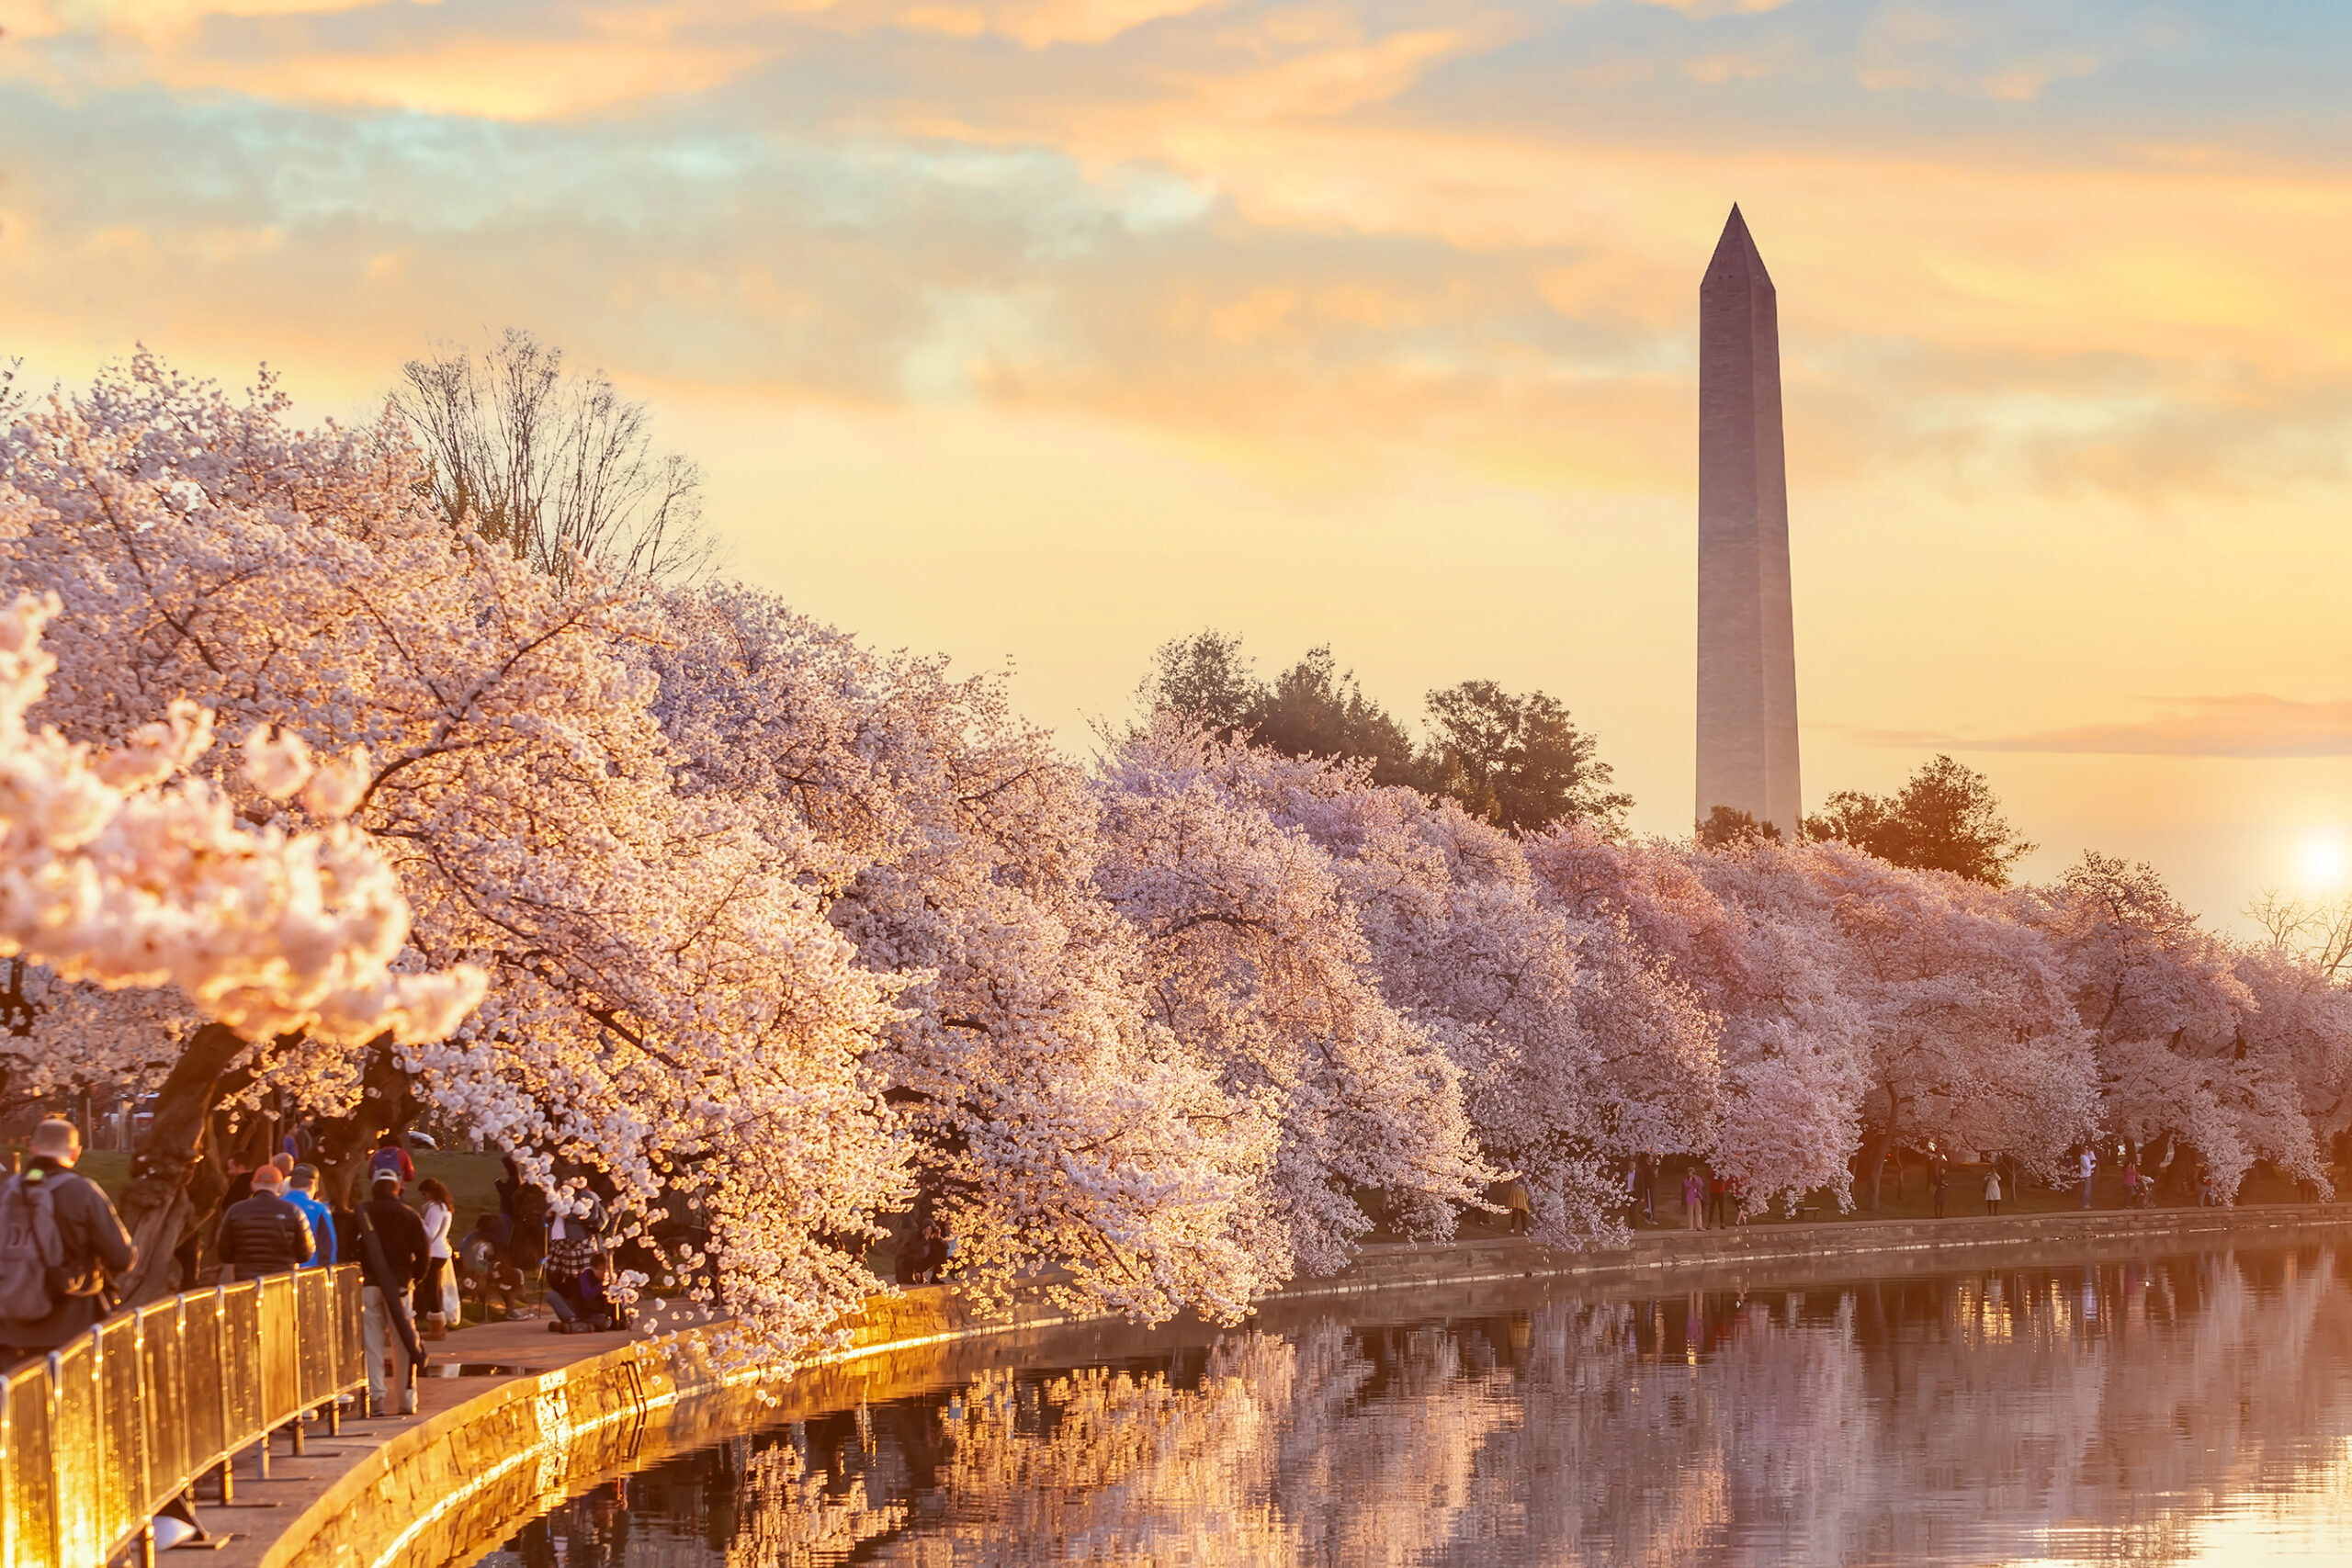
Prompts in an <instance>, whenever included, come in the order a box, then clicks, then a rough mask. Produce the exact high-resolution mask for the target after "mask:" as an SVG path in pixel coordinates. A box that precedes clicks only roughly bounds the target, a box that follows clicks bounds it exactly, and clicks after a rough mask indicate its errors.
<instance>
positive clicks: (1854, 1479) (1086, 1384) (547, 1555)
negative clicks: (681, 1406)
mask: <svg viewBox="0 0 2352 1568" xmlns="http://www.w3.org/2000/svg"><path fill="white" fill-rule="evenodd" d="M1425 1299H1426V1298H1419V1299H1417V1300H1425ZM1289 1310H1290V1312H1291V1315H1290V1316H1289V1317H1287V1318H1285V1319H1283V1320H1281V1321H1274V1320H1272V1317H1271V1316H1270V1319H1269V1321H1268V1323H1267V1324H1266V1325H1263V1326H1259V1327H1250V1328H1243V1329H1238V1330H1228V1331H1226V1332H1223V1333H1221V1334H1220V1333H1216V1332H1214V1331H1210V1330H1196V1331H1194V1333H1193V1338H1192V1341H1191V1342H1189V1343H1184V1342H1172V1343H1170V1344H1168V1345H1166V1346H1164V1347H1159V1348H1154V1349H1153V1350H1152V1351H1151V1353H1149V1354H1148V1355H1141V1356H1137V1357H1135V1358H1131V1359H1118V1360H1112V1361H1109V1362H1107V1363H1104V1364H1097V1365H1085V1366H1069V1365H1046V1364H1042V1363H1041V1364H1039V1365H1038V1366H1036V1367H1035V1368H1034V1369H1023V1370H1014V1371H987V1372H983V1373H980V1374H978V1375H975V1376H971V1377H968V1378H963V1379H958V1380H955V1381H953V1382H950V1383H949V1384H948V1385H947V1386H944V1387H942V1388H939V1389H936V1390H934V1391H932V1392H928V1393H922V1394H921V1395H919V1396H915V1397H910V1398H904V1399H899V1400H896V1401H893V1402H890V1403H888V1404H869V1405H865V1406H864V1407H861V1408H855V1409H850V1410H843V1411H840V1412H838V1413H835V1414H831V1415H826V1416H819V1417H816V1418H811V1419H806V1420H799V1421H795V1422H791V1423H788V1424H781V1425H777V1426H775V1427H770V1428H766V1429H763V1430H758V1431H753V1432H749V1433H746V1434H744V1435H742V1436H740V1437H737V1438H733V1439H732V1440H730V1441H728V1442H724V1443H721V1444H719V1445H718V1446H716V1447H713V1448H709V1449H706V1450H701V1451H698V1452H695V1453H690V1454H685V1455H681V1456H677V1457H673V1458H670V1459H667V1460H663V1461H659V1462H655V1463H652V1464H650V1465H649V1466H648V1467H646V1468H644V1469H642V1470H639V1471H638V1472H635V1473H632V1474H628V1475H625V1476H619V1477H614V1478H607V1479H605V1480H604V1481H603V1482H601V1483H598V1484H596V1485H595V1486H594V1488H593V1489H592V1490H590V1491H589V1492H587V1493H586V1494H584V1495H581V1496H578V1497H576V1498H574V1499H572V1500H571V1501H570V1502H567V1503H565V1504H564V1505H563V1506H560V1507H559V1508H557V1509H556V1510H555V1511H553V1512H551V1513H549V1514H548V1515H546V1516H544V1517H540V1518H538V1519H536V1520H534V1521H532V1522H531V1523H529V1524H528V1525H526V1526H525V1527H524V1528H523V1529H521V1530H520V1531H519V1532H518V1533H517V1534H516V1535H515V1537H514V1538H513V1539H512V1540H509V1541H508V1542H507V1543H506V1544H505V1545H504V1546H503V1548H501V1549H500V1550H499V1551H495V1552H492V1553H491V1554H490V1555H489V1556H488V1557H487V1558H485V1559H483V1561H484V1562H488V1563H492V1564H498V1565H501V1568H512V1565H528V1568H559V1565H560V1568H603V1565H613V1568H622V1565H628V1568H652V1565H654V1564H661V1565H662V1568H683V1565H686V1564H703V1563H709V1564H721V1563H724V1564H730V1565H736V1564H740V1565H741V1568H765V1565H767V1564H777V1563H783V1564H792V1563H836V1562H839V1563H849V1562H876V1563H920V1564H925V1565H931V1564H950V1563H1028V1562H1095V1563H1112V1562H1120V1563H1125V1562H1134V1563H1163V1562H1164V1563H1272V1564H1289V1563H1299V1564H1352V1563H1594V1564H1619V1563H1624V1564H1634V1563H1640V1564H1657V1565H1660V1568H1664V1565H1668V1564H1683V1563H1692V1564H1748V1563H1759V1564H1760V1563H1799V1564H1812V1563H1822V1564H1833V1563H1836V1564H1843V1563H1889V1564H1896V1563H1899V1564H1923V1563H1924V1564H1934V1563H1954V1564H1957V1563H1971V1564H1973V1563H2133V1564H2154V1563H2176V1562H2177V1563H2247V1564H2253V1563H2262V1564H2278V1563H2292V1562H2331V1563H2342V1562H2352V1247H2338V1246H2337V1245H2335V1244H2329V1245H2325V1246H2319V1245H2314V1246H2308V1247H2302V1248H2301V1249H2296V1250H2280V1251H2264V1252H2247V1251H2236V1252H2232V1251H2213V1252H2206V1253H2199V1254H2189V1255H2184V1256H2177V1257H2147V1258H2125V1259H2120V1260H2114V1259H2110V1260H2107V1261H2101V1262H2098V1263H2094V1264H2089V1265H2077V1266H2072V1267H2040V1268H2023V1267H2020V1268H1987V1269H1967V1270H1960V1271H1953V1272H1947V1273H1939V1274H1933V1275H1919V1276H1915V1277H1909V1278H1903V1279H1883V1280H1859V1281H1853V1282H1843V1283H1815V1284H1808V1285H1804V1286H1802V1287H1789V1288H1772V1289H1747V1290H1745V1291H1742V1290H1733V1289H1723V1290H1697V1291H1676V1292H1668V1293H1657V1294H1642V1293H1638V1292H1623V1291H1621V1292H1588V1293H1583V1294H1579V1293H1577V1292H1574V1291H1572V1290H1568V1289H1561V1290H1558V1291H1555V1292H1552V1293H1550V1294H1549V1295H1543V1294H1538V1293H1534V1292H1530V1299H1529V1300H1528V1303H1527V1304H1526V1305H1525V1306H1524V1308H1523V1309H1517V1308H1514V1309H1513V1310H1503V1311H1492V1312H1488V1313H1486V1314H1483V1315H1462V1316H1438V1315H1421V1316H1408V1315H1404V1314H1401V1313H1395V1312H1391V1311H1389V1310H1387V1309H1384V1307H1383V1305H1382V1304H1381V1303H1380V1302H1379V1300H1378V1298H1376V1297H1371V1298H1358V1299H1355V1300H1353V1301H1351V1303H1350V1304H1348V1305H1346V1306H1344V1307H1340V1308H1338V1309H1336V1310H1332V1311H1329V1312H1323V1313H1318V1312H1317V1311H1315V1310H1314V1309H1313V1308H1312V1307H1311V1305H1301V1306H1295V1307H1293V1308H1291V1309H1289Z"/></svg>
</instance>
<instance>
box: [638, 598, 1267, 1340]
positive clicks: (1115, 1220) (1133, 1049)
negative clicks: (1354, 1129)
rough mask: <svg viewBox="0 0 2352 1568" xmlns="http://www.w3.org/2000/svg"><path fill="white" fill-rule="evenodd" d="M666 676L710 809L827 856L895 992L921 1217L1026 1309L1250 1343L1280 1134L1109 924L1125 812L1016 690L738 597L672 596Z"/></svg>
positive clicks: (835, 903)
mask: <svg viewBox="0 0 2352 1568" xmlns="http://www.w3.org/2000/svg"><path fill="white" fill-rule="evenodd" d="M665 616H666V622H665V626H666V629H665V633H664V636H663V637H662V638H661V639H660V641H659V643H658V645H656V646H654V647H653V648H652V649H650V653H649V658H650V668H651V669H652V670H653V671H655V672H656V673H657V674H658V676H659V678H660V680H661V683H662V695H661V698H660V704H659V708H660V712H661V715H662V721H663V723H664V725H665V726H666V728H668V730H669V733H670V734H671V736H672V737H673V740H674V743H675V744H676V745H677V747H678V749H679V750H680V751H681V753H682V754H683V756H684V773H685V776H686V778H687V779H688V780H690V781H691V784H692V787H694V788H695V790H697V791H699V792H703V793H705V794H707V795H712V796H718V797H723V798H727V799H729V800H733V801H736V802H739V803H741V805H742V807H743V808H744V809H746V810H747V811H749V812H750V813H751V814H752V818H753V819H754V820H755V821H757V822H759V823H761V824H762V825H763V828H764V829H765V830H767V831H769V832H771V833H772V834H775V835H779V836H780V835H783V834H786V833H797V832H800V831H803V829H802V828H801V827H800V826H799V825H800V824H805V825H806V828H805V831H806V833H807V834H808V835H809V837H810V838H811V839H812V840H813V841H814V845H815V849H814V851H813V852H812V855H811V858H810V862H809V864H810V872H809V874H810V875H812V876H813V877H815V878H816V879H817V886H818V887H819V890H820V893H821V894H822V896H823V897H826V898H827V899H828V900H829V908H830V913H831V920H832V922H833V924H834V925H835V927H836V928H837V929H838V930H840V931H842V933H844V934H845V935H846V936H848V937H849V938H850V939H851V940H852V941H853V942H855V943H856V945H857V949H858V951H859V953H860V954H861V956H862V958H863V960H864V962H865V964H867V965H868V966H870V967H871V968H873V969H875V970H876V971H878V972H881V973H884V974H888V975H890V976H896V977H898V978H899V980H900V981H901V982H902V983H903V987H904V988H903V989H901V990H899V992H898V994H897V998H896V999H897V1003H898V1012H897V1014H896V1016H895V1017H894V1019H893V1020H892V1021H891V1022H890V1023H889V1024H888V1027H887V1028H886V1030H885V1045H884V1048H883V1049H882V1050H881V1051H880V1052H878V1053H876V1055H874V1056H873V1057H872V1059H871V1065H872V1066H873V1067H874V1069H875V1070H876V1072H877V1073H879V1074H881V1075H882V1076H883V1077H885V1078H886V1079H887V1081H888V1091H887V1092H888V1099H889V1100H891V1101H892V1103H893V1104H894V1105H895V1106H896V1107H897V1109H898V1111H899V1115H900V1116H901V1117H902V1118H903V1119H904V1122H905V1124H906V1125H907V1126H908V1128H909V1129H910V1132H911V1133H912V1134H913V1136H914V1140H915V1153H914V1160H915V1170H916V1175H917V1179H918V1180H919V1182H920V1183H921V1184H922V1195H921V1199H920V1203H919V1209H920V1213H919V1214H918V1219H919V1220H922V1221H927V1220H928V1219H929V1218H931V1217H933V1216H936V1217H937V1218H939V1219H940V1220H941V1221H942V1222H943V1223H944V1224H946V1225H947V1226H948V1227H949V1229H950V1230H951V1232H952V1233H953V1234H954V1235H956V1238H957V1242H958V1247H957V1253H956V1259H955V1261H954V1265H953V1275H954V1277H955V1278H956V1280H957V1281H958V1282H959V1283H960V1284H962V1285H963V1286H965V1287H966V1288H967V1290H970V1291H973V1292H976V1293H978V1294H980V1295H981V1296H983V1297H985V1298H987V1299H989V1300H992V1301H996V1302H1000V1303H1001V1302H1002V1301H1003V1300H1004V1299H1005V1298H1006V1296H1007V1295H1008V1294H1009V1292H1011V1290H1012V1287H1013V1286H1014V1284H1015V1283H1016V1281H1018V1280H1021V1279H1023V1278H1024V1277H1030V1276H1035V1275H1036V1274H1037V1273H1038V1272H1039V1271H1040V1270H1041V1269H1051V1270H1053V1271H1054V1272H1053V1273H1051V1274H1049V1275H1048V1276H1047V1279H1048V1280H1049V1283H1048V1285H1047V1289H1048V1291H1049V1292H1050V1293H1052V1294H1053V1295H1055V1296H1056V1297H1057V1298H1058V1299H1061V1300H1062V1301H1064V1302H1065V1303H1068V1304H1070V1305H1073V1306H1079V1305H1083V1306H1087V1307H1091V1308H1094V1309H1097V1310H1100V1309H1103V1308H1109V1309H1112V1310H1115V1311H1120V1312H1124V1313H1126V1314H1131V1315H1134V1316H1137V1317H1142V1318H1147V1319H1153V1320H1157V1319H1160V1318H1165V1317H1167V1316H1169V1315H1170V1314H1173V1313H1174V1312H1175V1311H1176V1310H1177V1309H1178V1308H1180V1307H1182V1306H1186V1305H1191V1306H1193V1307H1196V1308H1198V1309H1199V1310H1201V1311H1202V1312H1204V1313H1205V1314H1210V1315H1212V1316H1217V1317H1225V1318H1234V1317H1238V1315H1240V1314H1242V1313H1243V1312H1245V1311H1246V1310H1247V1309H1248V1305H1249V1303H1250V1297H1251V1296H1252V1294H1254V1293H1255V1292H1258V1291H1260V1290H1262V1289H1264V1288H1266V1287H1268V1286H1270V1285H1271V1284H1272V1283H1273V1282H1274V1281H1275V1280H1276V1279H1277V1278H1279V1276H1278V1275H1276V1274H1273V1273H1271V1272H1270V1271H1269V1269H1268V1268H1267V1266H1266V1263H1265V1261H1264V1258H1263V1255H1262V1254H1261V1251H1260V1250H1259V1249H1258V1248H1257V1247H1255V1246H1254V1245H1253V1244H1252V1236H1253V1233H1254V1232H1255V1230H1256V1229H1257V1228H1258V1227H1260V1226H1261V1224H1262V1223H1263V1222H1262V1220H1261V1218H1260V1217H1259V1211H1260V1209H1261V1207H1262V1203H1263V1197H1262V1191H1261V1189H1262V1186H1263V1183H1264V1181H1265V1179H1266V1177H1267V1175H1268V1172H1269V1169H1270V1167H1271V1162H1272V1156H1273V1135H1274V1123H1273V1122H1272V1118H1271V1117H1270V1115H1269V1114H1268V1113H1267V1111H1266V1110H1265V1109H1264V1108H1263V1107H1262V1106H1261V1105H1260V1104H1259V1103H1258V1102H1257V1101H1255V1100H1252V1099H1250V1098H1249V1097H1248V1096H1245V1095H1239V1094H1236V1093H1233V1092H1230V1091H1228V1089H1227V1088H1226V1087H1224V1085H1223V1084H1222V1083H1221V1082H1220V1079H1219V1077H1218V1075H1217V1074H1216V1072H1215V1071H1213V1070H1212V1068H1211V1066H1210V1065H1209V1064H1208V1063H1207V1062H1206V1061H1205V1060H1204V1058H1203V1057H1202V1056H1201V1055H1200V1054H1199V1053H1197V1052H1196V1051H1193V1050H1192V1049H1191V1048H1189V1047H1188V1046H1187V1045H1186V1044H1185V1043H1183V1042H1182V1041H1180V1040H1179V1039H1178V1038H1177V1036H1176V1035H1175V1034H1174V1033H1173V1032H1171V1031H1170V1029H1169V1028H1168V1027H1167V1025H1166V1024H1165V1022H1163V1021H1161V1020H1160V1019H1159V1018H1158V1017H1157V1016H1155V1013H1154V1009H1153V996H1152V993H1151V992H1150V990H1149V988H1148V970H1149V964H1148V959H1147V955H1146V953H1145V949H1144V942H1143V940H1142V937H1141V935H1140V933H1139V932H1138V931H1137V930H1136V927H1135V926H1133V925H1132V924H1130V923H1129V922H1128V921H1127V920H1126V919H1123V918H1122V917H1121V916H1120V914H1119V913H1118V911H1117V910H1115V909H1114V908H1112V906H1111V905H1110V904H1108V903H1107V902H1105V901H1104V899H1103V897H1102V896H1101V894H1100V892H1099V891H1098V889H1097V887H1096V885H1095V875H1096V872H1097V869H1098V867H1099V866H1100V865H1101V863H1102V862H1103V857H1104V854H1105V852H1106V850H1105V846H1104V845H1103V842H1102V840H1101V837H1100V833H1099V818H1100V816H1101V813H1102V807H1101V805H1100V803H1099V802H1098V800H1097V798H1096V796H1095V794H1094V792H1093V790H1092V789H1091V786H1090V784H1089V783H1088V780H1087V778H1086V776H1085V774H1084V773H1082V772H1081V771H1080V769H1078V768H1077V767H1075V766H1073V765H1072V764H1070V763H1069V762H1067V761H1063V760H1062V759H1060V758H1059V757H1057V755H1055V753H1054V752H1053V750H1051V747H1050V745H1049V743H1048V740H1047V738H1046V736H1045V735H1043V734H1042V733H1041V732H1039V731H1037V730H1036V729H1035V728H1031V727H1029V726H1026V725H1023V724H1022V723H1020V722H1018V721H1017V720H1015V719H1014V718H1013V717H1012V716H1011V714H1010V713H1009V711H1008V709H1007V706H1006V704H1005V699H1004V694H1003V690H1002V685H1001V682H998V681H995V680H992V679H987V678H976V679H970V680H961V681H959V680H953V679H950V678H949V676H948V675H947V673H946V671H945V668H944V661H941V660H924V659H912V658H908V657H905V656H897V657H883V656H879V655H876V654H875V653H874V652H872V651H870V650H869V649H865V648H864V647H862V646H860V645H859V644H858V643H856V642H855V641H854V639H852V638H850V637H845V636H843V635H842V634H841V633H839V632H836V631H833V630H831V628H828V627H825V626H820V625H818V624H816V623H814V622H812V621H809V620H808V619H807V618H805V617H802V616H799V615H794V614H793V613H792V612H791V611H789V610H788V609H786V607H785V606H783V605H782V604H779V603H777V602H776V601H775V600H774V599H773V598H771V597H769V596H767V595H764V594H761V593H758V592H752V591H750V590H746V589H741V588H735V587H714V588H711V589H707V590H697V591H689V592H673V593H672V594H670V595H669V596H668V597H667V599H666V602H665Z"/></svg>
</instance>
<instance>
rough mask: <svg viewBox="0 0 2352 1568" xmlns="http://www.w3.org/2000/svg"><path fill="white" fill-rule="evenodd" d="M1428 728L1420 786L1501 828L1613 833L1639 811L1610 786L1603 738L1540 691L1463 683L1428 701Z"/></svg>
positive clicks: (1629, 800) (1433, 693) (1630, 799)
mask: <svg viewBox="0 0 2352 1568" xmlns="http://www.w3.org/2000/svg"><path fill="white" fill-rule="evenodd" d="M1429 726H1430V744H1429V746H1428V747H1427V749H1425V750H1424V751H1423V752H1422V756H1421V766H1422V769H1423V784H1422V787H1423V788H1424V789H1428V790H1430V793H1432V794H1439V795H1452V796H1453V798H1454V799H1456V800H1458V801H1460V802H1461V803H1462V805H1463V807H1464V809H1465V810H1467V811H1470V812H1472V813H1473V814H1475V815H1476V816H1479V817H1484V818H1487V820H1488V821H1489V822H1492V823H1494V824H1495V825H1496V826H1498V827H1501V828H1509V829H1514V830H1517V831H1521V832H1530V831H1532V830H1534V829H1538V828H1542V827H1544V826H1545V825H1546V824H1549V823H1553V822H1558V821H1562V820H1570V821H1589V822H1596V823H1598V824H1600V825H1601V826H1602V827H1603V828H1605V829H1609V830H1611V831H1612V832H1613V831H1616V830H1618V829H1622V828H1623V823H1624V816H1625V811H1626V809H1627V807H1631V806H1632V805H1633V804H1634V797H1633V796H1632V795H1626V794H1623V792H1621V791H1617V790H1612V789H1611V788H1610V787H1609V785H1610V782H1611V769H1610V766H1609V764H1608V763H1606V762H1604V761H1600V740H1599V739H1598V738H1597V737H1594V736H1591V735H1587V734H1585V733H1584V732H1583V731H1581V730H1579V729H1577V727H1576V725H1575V724H1574V723H1573V722H1572V721H1571V720H1570V719H1569V717H1568V710H1567V708H1566V705H1563V704H1562V703H1560V702H1559V700H1558V699H1556V698H1555V697H1550V696H1546V695H1545V694H1544V693H1542V692H1530V693H1528V694H1525V695H1524V696H1520V695H1515V694H1512V693H1510V692H1506V691H1504V690H1503V689H1502V687H1500V686H1498V685H1497V684H1496V683H1495V682H1492V681H1464V682H1462V683H1461V684H1460V685H1458V686H1450V687H1448V688H1446V689H1445V690H1444V691H1442V692H1431V693H1430V705H1429Z"/></svg>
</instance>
